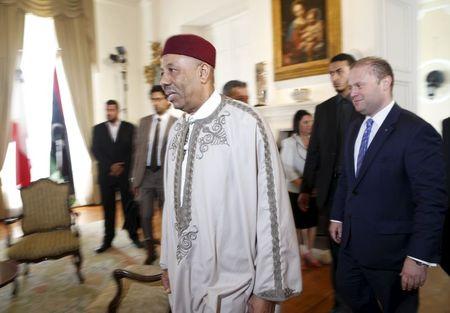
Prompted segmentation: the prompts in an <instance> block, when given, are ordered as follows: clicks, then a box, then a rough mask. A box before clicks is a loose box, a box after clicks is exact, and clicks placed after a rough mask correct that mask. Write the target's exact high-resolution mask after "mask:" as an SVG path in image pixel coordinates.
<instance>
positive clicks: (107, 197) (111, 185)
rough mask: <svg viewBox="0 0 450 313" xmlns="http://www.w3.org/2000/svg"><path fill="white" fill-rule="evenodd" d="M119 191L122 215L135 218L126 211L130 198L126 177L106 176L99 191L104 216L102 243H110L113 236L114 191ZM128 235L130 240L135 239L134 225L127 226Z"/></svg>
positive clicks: (114, 226)
mask: <svg viewBox="0 0 450 313" xmlns="http://www.w3.org/2000/svg"><path fill="white" fill-rule="evenodd" d="M117 190H119V191H120V198H121V202H122V210H123V213H124V214H123V216H124V218H125V219H128V218H135V219H136V218H137V217H136V216H134V217H132V216H130V214H127V213H128V212H126V210H127V208H128V204H129V203H130V201H131V200H132V196H131V194H130V185H129V183H128V178H127V176H126V175H122V176H120V177H112V176H108V178H105V179H103V180H102V181H101V183H100V193H101V198H102V205H103V213H104V218H105V235H104V239H103V243H104V244H107V245H109V244H111V242H112V241H113V239H114V236H115V228H116V191H117ZM125 223H126V224H127V225H136V223H127V222H125ZM127 231H128V235H129V236H130V239H131V240H136V239H137V238H138V236H137V232H136V227H128V229H127Z"/></svg>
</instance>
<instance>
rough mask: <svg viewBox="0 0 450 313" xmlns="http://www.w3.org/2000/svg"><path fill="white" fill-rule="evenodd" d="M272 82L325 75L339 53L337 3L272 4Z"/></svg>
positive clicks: (279, 0)
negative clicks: (273, 78)
mask: <svg viewBox="0 0 450 313" xmlns="http://www.w3.org/2000/svg"><path fill="white" fill-rule="evenodd" d="M272 15H273V29H274V40H273V42H274V73H275V80H276V81H279V80H286V79H292V78H298V77H305V76H312V75H319V74H324V73H327V72H328V64H329V60H330V58H331V57H333V56H334V55H336V54H338V53H340V52H341V3H340V0H272Z"/></svg>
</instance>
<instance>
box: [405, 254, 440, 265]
mask: <svg viewBox="0 0 450 313" xmlns="http://www.w3.org/2000/svg"><path fill="white" fill-rule="evenodd" d="M408 258H410V259H413V260H414V261H417V262H419V263H422V264H425V265H427V266H429V267H436V266H437V264H436V263H429V262H425V261H423V260H420V259H417V258H413V257H412V256H409V255H408Z"/></svg>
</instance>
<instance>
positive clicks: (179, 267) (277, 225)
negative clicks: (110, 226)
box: [160, 35, 301, 313]
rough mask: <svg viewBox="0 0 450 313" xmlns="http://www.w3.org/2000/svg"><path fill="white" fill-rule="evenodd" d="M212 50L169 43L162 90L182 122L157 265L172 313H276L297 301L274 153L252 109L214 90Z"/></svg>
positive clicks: (182, 39)
mask: <svg viewBox="0 0 450 313" xmlns="http://www.w3.org/2000/svg"><path fill="white" fill-rule="evenodd" d="M215 54H216V51H215V48H214V46H213V45H212V44H211V43H209V42H208V41H206V40H205V39H203V38H201V37H198V36H195V35H178V36H174V37H171V38H169V39H168V40H167V42H166V44H165V47H164V50H163V53H162V75H161V85H162V87H163V89H164V91H165V93H166V95H167V97H168V100H169V101H170V102H172V103H173V105H174V106H175V108H177V109H181V110H183V111H184V112H185V114H184V115H183V116H182V118H180V119H179V120H178V121H177V122H176V123H175V124H174V126H173V127H172V129H171V131H170V134H169V138H168V148H167V152H166V161H165V165H164V167H165V177H164V189H165V198H166V202H165V204H164V211H163V230H162V241H161V259H160V264H161V268H162V269H163V270H164V272H163V284H164V287H165V289H166V290H167V291H168V292H170V293H171V296H170V297H169V298H170V303H171V307H172V311H173V312H221V313H224V312H229V313H231V312H232V313H239V312H258V313H261V312H273V311H274V309H275V303H279V302H281V301H284V300H286V299H288V298H290V297H292V296H295V295H297V294H299V293H300V291H301V274H300V258H299V251H298V243H297V238H296V234H295V226H294V223H293V218H292V211H291V208H290V203H289V196H288V192H287V189H286V185H285V183H284V182H285V178H284V173H283V170H282V167H281V163H280V158H279V155H278V150H277V147H276V145H275V142H274V140H273V137H272V135H271V131H270V129H269V127H268V126H267V125H266V123H265V121H264V120H263V119H262V118H261V117H260V115H259V114H258V113H257V112H255V111H254V110H253V109H252V108H251V107H249V106H247V105H244V104H242V103H241V102H239V101H235V100H233V99H230V98H226V97H224V96H221V95H220V94H219V93H218V92H216V91H215V89H214V66H215Z"/></svg>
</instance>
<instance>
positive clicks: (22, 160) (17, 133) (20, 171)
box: [11, 69, 30, 187]
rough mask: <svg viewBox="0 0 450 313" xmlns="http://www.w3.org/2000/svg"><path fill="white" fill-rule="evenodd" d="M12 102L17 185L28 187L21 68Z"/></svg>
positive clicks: (28, 161) (28, 167)
mask: <svg viewBox="0 0 450 313" xmlns="http://www.w3.org/2000/svg"><path fill="white" fill-rule="evenodd" d="M12 103H13V109H12V114H11V119H12V139H13V141H14V142H15V143H16V186H17V187H26V186H28V185H29V184H30V160H29V159H28V156H27V146H26V140H27V128H26V123H25V108H24V101H23V78H22V71H21V70H20V69H18V70H16V77H15V84H14V91H13V96H12Z"/></svg>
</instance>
